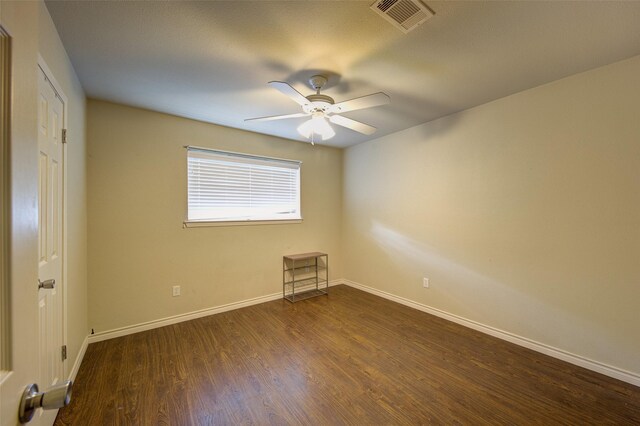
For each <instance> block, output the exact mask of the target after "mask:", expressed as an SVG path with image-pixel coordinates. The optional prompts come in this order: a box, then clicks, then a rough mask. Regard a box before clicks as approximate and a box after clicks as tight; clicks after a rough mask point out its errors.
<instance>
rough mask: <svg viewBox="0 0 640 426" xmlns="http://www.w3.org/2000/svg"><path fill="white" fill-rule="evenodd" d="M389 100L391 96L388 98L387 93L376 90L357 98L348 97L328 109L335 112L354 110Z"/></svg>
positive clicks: (386, 102)
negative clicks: (376, 91)
mask: <svg viewBox="0 0 640 426" xmlns="http://www.w3.org/2000/svg"><path fill="white" fill-rule="evenodd" d="M390 100H391V98H389V95H387V94H386V93H382V92H378V93H373V94H371V95H366V96H361V97H359V98H354V99H349V100H348V101H344V102H338V103H337V104H335V105H332V106H331V108H330V109H329V111H330V112H335V113H342V112H348V111H355V110H357V109H364V108H371V107H374V106H378V105H384V104H388V103H389V101H390Z"/></svg>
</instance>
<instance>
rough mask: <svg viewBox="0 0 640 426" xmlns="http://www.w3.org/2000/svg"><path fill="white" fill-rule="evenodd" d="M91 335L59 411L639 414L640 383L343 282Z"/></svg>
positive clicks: (328, 419)
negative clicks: (106, 335)
mask: <svg viewBox="0 0 640 426" xmlns="http://www.w3.org/2000/svg"><path fill="white" fill-rule="evenodd" d="M329 293H330V294H329V296H321V297H317V298H314V299H309V300H305V301H301V302H298V303H296V304H291V303H289V302H287V301H282V300H277V301H273V302H268V303H263V304H260V305H255V306H251V307H247V308H243V309H239V310H235V311H230V312H226V313H222V314H218V315H213V316H209V317H205V318H200V319H197V320H193V321H189V322H184V323H180V324H175V325H171V326H168V327H163V328H159V329H155V330H150V331H146V332H143V333H138V334H134V335H130V336H125V337H121V338H117V339H112V340H108V341H104V342H99V343H94V344H91V345H89V348H88V349H87V352H86V355H85V358H84V361H83V363H82V365H81V367H80V371H79V373H78V376H77V378H76V382H75V384H74V388H73V398H72V402H71V404H70V405H69V406H68V407H66V408H64V409H62V410H60V412H59V414H58V418H57V419H56V423H55V424H56V425H60V426H61V425H83V426H84V425H228V424H233V425H236V424H256V425H263V424H274V425H286V424H292V425H294V424H295V425H297V424H313V425H341V424H351V425H367V424H375V425H382V424H434V425H436V424H444V425H452V424H463V425H489V424H490V425H496V424H498V425H500V424H504V425H507V424H508V425H530V424H539V425H591V424H594V425H595V424H598V425H600V424H621V425H622V424H624V425H632V424H635V425H640V388H638V387H635V386H632V385H629V384H627V383H624V382H620V381H617V380H615V379H611V378H608V377H606V376H602V375H600V374H597V373H594V372H591V371H588V370H585V369H583V368H580V367H576V366H574V365H571V364H568V363H565V362H562V361H559V360H556V359H554V358H550V357H547V356H545V355H541V354H539V353H536V352H533V351H530V350H528V349H525V348H521V347H519V346H516V345H513V344H510V343H507V342H504V341H502V340H499V339H496V338H493V337H490V336H487V335H484V334H481V333H479V332H476V331H474V330H470V329H468V328H465V327H462V326H459V325H457V324H454V323H451V322H448V321H445V320H443V319H440V318H437V317H434V316H431V315H429V314H426V313H423V312H420V311H417V310H414V309H411V308H408V307H406V306H402V305H399V304H397V303H394V302H391V301H388V300H385V299H382V298H379V297H377V296H374V295H371V294H368V293H365V292H362V291H359V290H356V289H353V288H350V287H346V286H336V287H332V288H331V289H330V292H329Z"/></svg>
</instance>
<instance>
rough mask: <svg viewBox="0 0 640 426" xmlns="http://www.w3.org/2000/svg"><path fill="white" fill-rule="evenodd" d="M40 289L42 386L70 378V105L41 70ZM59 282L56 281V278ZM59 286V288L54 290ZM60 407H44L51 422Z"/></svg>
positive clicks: (39, 79)
mask: <svg viewBox="0 0 640 426" xmlns="http://www.w3.org/2000/svg"><path fill="white" fill-rule="evenodd" d="M38 74H39V75H38V150H39V153H38V155H39V157H38V275H39V280H40V281H41V282H42V283H44V284H48V286H45V287H43V288H40V289H39V290H38V324H39V327H38V340H39V364H40V365H39V377H40V379H39V382H38V385H39V387H40V389H41V390H45V389H47V388H49V387H51V386H54V385H55V384H57V383H58V382H60V381H62V380H64V359H63V357H62V345H63V323H62V318H63V315H62V313H63V311H62V309H63V305H62V299H63V298H62V291H63V288H62V231H63V229H62V223H63V222H62V213H63V191H62V190H63V180H62V179H63V167H62V161H63V148H62V131H63V130H62V128H63V123H64V121H63V118H64V117H63V114H64V104H63V102H62V99H61V97H60V96H59V95H58V94H57V93H56V91H55V89H54V88H53V86H52V84H51V83H50V81H49V80H48V78H47V77H46V75H45V74H44V72H42V70H40V71H39V73H38ZM52 280H53V281H52ZM51 286H53V288H48V287H51ZM56 413H57V410H48V411H43V410H40V411H39V413H38V414H39V415H40V416H43V417H45V418H47V417H48V418H50V420H46V419H43V423H42V424H51V423H53V420H54V419H55V416H56Z"/></svg>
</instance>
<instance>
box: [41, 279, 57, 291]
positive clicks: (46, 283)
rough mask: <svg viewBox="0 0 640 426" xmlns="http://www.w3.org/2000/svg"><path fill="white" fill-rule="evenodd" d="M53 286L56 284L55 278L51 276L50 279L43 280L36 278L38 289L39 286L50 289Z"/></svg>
mask: <svg viewBox="0 0 640 426" xmlns="http://www.w3.org/2000/svg"><path fill="white" fill-rule="evenodd" d="M55 286H56V280H54V279H53V278H52V279H50V280H44V281H40V280H38V290H39V289H41V288H47V289H51V288H54V287H55Z"/></svg>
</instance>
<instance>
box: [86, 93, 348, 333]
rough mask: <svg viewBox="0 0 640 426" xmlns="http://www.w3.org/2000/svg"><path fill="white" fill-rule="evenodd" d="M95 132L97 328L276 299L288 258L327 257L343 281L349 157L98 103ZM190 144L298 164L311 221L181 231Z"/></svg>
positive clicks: (91, 129) (92, 270)
mask: <svg viewBox="0 0 640 426" xmlns="http://www.w3.org/2000/svg"><path fill="white" fill-rule="evenodd" d="M87 131H88V140H89V150H88V155H89V160H88V161H89V163H88V176H89V281H90V287H89V306H90V313H89V321H90V325H91V327H92V328H94V329H95V331H96V332H99V331H105V330H111V329H114V328H118V327H122V326H130V325H134V324H139V323H141V322H145V321H150V320H157V319H160V318H166V317H169V316H172V315H177V314H182V313H187V312H192V311H195V310H198V309H205V308H210V307H214V306H220V305H224V304H227V303H231V302H238V301H242V300H246V299H250V298H254V297H259V296H264V295H269V294H273V293H277V292H280V291H282V272H281V268H282V255H283V254H289V253H297V252H305V251H316V250H319V251H326V252H327V253H329V260H330V262H329V263H330V267H331V270H330V278H331V279H333V278H336V277H341V276H342V269H341V262H340V259H341V257H342V256H341V253H340V213H341V193H342V151H341V150H339V149H334V148H328V147H322V146H318V145H316V146H311V145H310V144H306V143H294V142H291V141H288V140H283V139H279V138H275V137H271V136H265V135H259V134H254V133H249V132H244V131H240V130H234V129H230V128H225V127H220V126H216V125H213V124H207V123H202V122H198V121H193V120H188V119H184V118H179V117H175V116H170V115H165V114H161V113H156V112H151V111H147V110H142V109H136V108H131V107H126V106H122V105H117V104H112V103H107V102H101V101H95V100H89V101H88V121H87ZM184 145H195V146H202V147H211V148H217V149H223V150H229V151H236V152H245V153H251V154H257V155H266V156H272V157H279V158H289V159H296V160H302V162H303V164H302V175H301V180H302V214H303V217H304V222H303V223H301V224H286V225H284V224H283V225H253V226H227V227H207V228H189V229H184V228H183V226H182V223H183V220H184V219H185V216H186V186H187V182H186V151H185V149H184V148H183V146H184ZM173 285H180V286H181V287H182V295H181V296H180V297H172V296H171V287H172V286H173Z"/></svg>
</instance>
